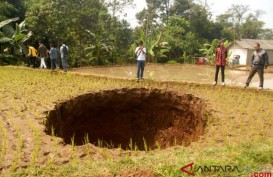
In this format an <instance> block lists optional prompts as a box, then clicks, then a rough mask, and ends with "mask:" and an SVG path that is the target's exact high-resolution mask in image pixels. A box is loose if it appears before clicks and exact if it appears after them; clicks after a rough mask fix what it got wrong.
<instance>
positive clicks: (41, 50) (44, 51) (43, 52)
mask: <svg viewBox="0 0 273 177" xmlns="http://www.w3.org/2000/svg"><path fill="white" fill-rule="evenodd" d="M38 56H39V57H40V59H41V65H40V68H47V67H46V64H45V59H46V57H47V48H46V46H45V45H44V44H43V42H41V41H40V42H39V48H38Z"/></svg>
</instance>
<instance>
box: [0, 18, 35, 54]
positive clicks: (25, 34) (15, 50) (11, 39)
mask: <svg viewBox="0 0 273 177" xmlns="http://www.w3.org/2000/svg"><path fill="white" fill-rule="evenodd" d="M18 19H19V18H12V19H8V20H5V21H2V22H0V29H1V28H3V27H4V26H6V25H8V24H10V23H12V22H14V21H17V20H18ZM7 30H8V32H6V33H8V34H12V35H11V36H9V35H6V34H5V32H0V45H5V46H8V47H9V48H10V49H11V51H12V54H13V55H21V54H27V48H26V46H25V44H24V43H25V42H26V41H27V40H28V39H29V38H30V37H31V36H32V32H31V31H28V30H27V29H26V24H25V21H23V22H21V23H20V24H16V26H15V29H13V28H7Z"/></svg>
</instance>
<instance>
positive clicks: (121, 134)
mask: <svg viewBox="0 0 273 177" xmlns="http://www.w3.org/2000/svg"><path fill="white" fill-rule="evenodd" d="M204 108H205V106H204V104H203V102H202V100H201V99H199V98H197V97H194V96H193V95H191V94H178V93H175V92H167V91H165V90H159V89H146V88H133V89H120V90H108V91H102V92H96V93H88V94H85V95H81V96H78V97H76V98H73V99H71V100H68V101H66V102H63V103H60V104H59V105H57V106H56V108H55V109H54V110H52V111H50V113H49V114H48V118H47V122H46V132H47V133H48V134H51V133H52V128H54V131H55V134H56V135H57V136H59V137H62V138H63V139H64V142H65V143H67V144H70V143H71V140H72V139H73V141H74V143H75V144H76V145H84V144H86V143H88V142H90V143H92V144H94V145H96V146H103V147H108V148H117V147H121V148H123V149H138V150H147V149H154V148H166V147H168V146H172V145H188V144H189V143H190V142H192V141H194V140H196V139H197V138H198V137H199V136H200V135H202V134H203V132H204V128H205V122H206V119H205V116H204V115H203V110H204Z"/></svg>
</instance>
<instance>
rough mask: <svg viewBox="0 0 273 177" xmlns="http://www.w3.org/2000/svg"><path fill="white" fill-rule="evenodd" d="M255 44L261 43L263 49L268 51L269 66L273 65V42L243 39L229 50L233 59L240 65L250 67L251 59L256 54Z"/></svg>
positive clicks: (237, 41)
mask: <svg viewBox="0 0 273 177" xmlns="http://www.w3.org/2000/svg"><path fill="white" fill-rule="evenodd" d="M255 43H259V44H260V45H261V48H262V49H264V50H266V51H267V53H268V56H269V64H270V65H272V64H273V40H260V39H241V40H236V41H235V42H234V44H233V45H231V46H230V47H229V48H228V51H229V53H230V54H231V56H230V58H231V59H237V60H238V64H239V65H250V64H251V57H252V55H253V52H254V45H255Z"/></svg>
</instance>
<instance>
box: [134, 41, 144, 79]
mask: <svg viewBox="0 0 273 177" xmlns="http://www.w3.org/2000/svg"><path fill="white" fill-rule="evenodd" d="M135 54H136V56H137V59H136V60H137V80H138V81H139V80H143V74H144V67H145V60H146V59H145V58H146V57H145V55H146V48H145V47H144V46H143V42H142V41H140V42H139V43H138V47H137V48H136V50H135Z"/></svg>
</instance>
